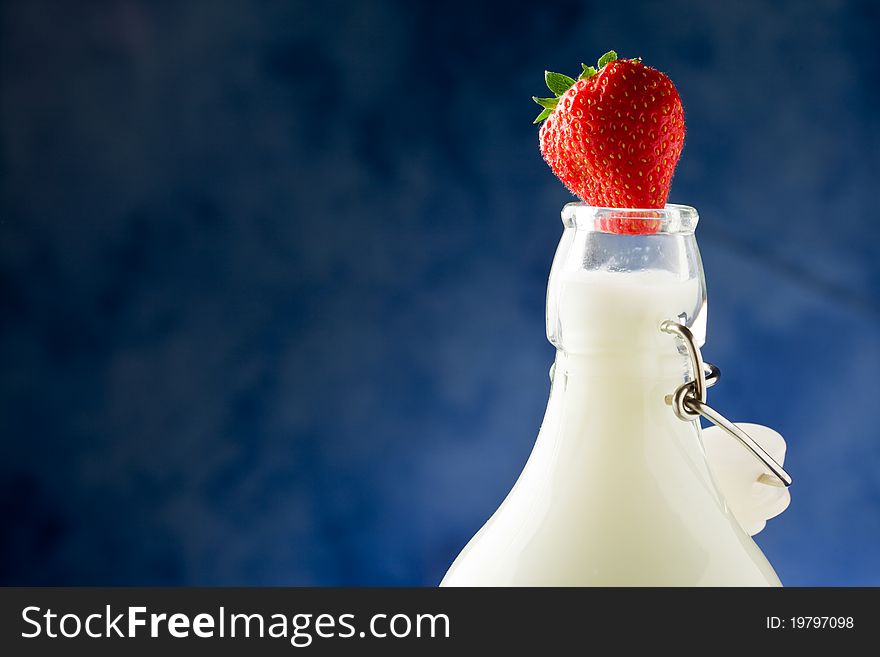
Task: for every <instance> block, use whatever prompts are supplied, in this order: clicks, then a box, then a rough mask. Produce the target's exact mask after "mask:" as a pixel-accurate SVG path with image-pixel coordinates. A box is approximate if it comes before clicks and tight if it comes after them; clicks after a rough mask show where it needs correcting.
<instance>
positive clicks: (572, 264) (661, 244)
mask: <svg viewBox="0 0 880 657" xmlns="http://www.w3.org/2000/svg"><path fill="white" fill-rule="evenodd" d="M562 218H563V223H564V226H565V229H564V232H563V235H562V238H561V240H560V243H559V247H558V249H557V252H556V257H555V259H554V261H553V267H552V269H551V272H550V281H549V285H548V290H547V336H548V338H549V339H550V342H552V343H553V345H554V346H555V347H556V349H557V352H556V360H555V363H554V365H553V368H552V370H551V379H552V385H551V389H550V399H549V402H548V404H547V410H546V414H545V416H544V421H543V423H542V425H541V429H540V433H539V435H538V439H537V441H536V443H535V446H534V449H533V450H532V453H531V455H530V456H529V459H528V462H527V463H526V465H525V468H524V469H523V471H522V473H521V474H520V477H519V479H518V480H517V482H516V484H515V485H514V486H513V489H512V490H511V491H510V493H509V494H508V495H507V498H506V499H505V500H504V501H503V502H502V504H501V506H500V507H499V508H498V510H497V511H496V512H495V513H494V514H493V515H492V517H491V518H490V519H489V520H488V521H487V522H486V524H485V525H484V526H483V527H482V529H480V531H479V532H478V533H477V534H476V535H475V536H474V537H473V538H472V539H471V541H470V542H469V543H468V544H467V546H466V547H465V548H464V549H463V550H462V552H461V554H459V556H458V558H457V559H456V560H455V562H454V563H453V564H452V566H451V567H450V568H449V571H448V572H447V573H446V576H445V577H444V579H443V581H442V583H441V586H560V585H562V586H566V585H567V586H592V585H595V586H653V585H657V586H698V585H700V586H701V585H706V586H713V585H735V586H736V585H742V586H779V585H780V582H779V579H778V577H777V576H776V573H775V572H774V570H773V568H772V567H771V566H770V564H769V563H768V561H767V559H766V558H765V557H764V555H763V553H762V552H761V550H760V549H759V548H758V546H757V545H756V544H755V542H754V541H753V540H752V538H751V537H750V536H749V535H748V534H747V533H746V532H745V531H743V529H742V528H741V526H740V524H739V523H738V522H737V520H736V519H735V518H734V517H733V515H732V513H731V511H730V509H729V507H728V505H727V504H726V503H725V499H724V497H723V495H722V493H721V492H720V490H719V488H718V486H717V485H716V483H715V481H714V480H713V477H712V474H711V473H710V468H709V465H708V463H707V460H706V452H705V450H704V448H703V444H702V443H701V430H700V425H699V422H698V421H697V420H691V421H682V419H680V418H679V417H677V416H676V414H675V413H674V412H673V410H672V408H671V406H670V395H671V394H672V393H673V392H674V391H676V389H678V388H679V387H680V386H682V384H683V382H685V381H689V380H691V379H693V378H694V376H695V373H694V372H693V369H694V367H693V365H692V361H691V360H690V359H689V358H688V355H687V352H686V351H685V350H684V349H682V348H681V345H680V343H679V341H678V340H677V339H676V338H674V337H673V336H671V335H670V334H668V333H665V332H663V331H662V330H661V324H663V322H664V320H673V321H675V322H678V323H680V324H683V325H684V326H686V327H688V328H689V329H690V330H691V332H692V334H693V336H694V338H695V340H696V342H697V343H698V344H702V342H703V341H704V339H705V328H706V286H705V281H704V278H703V269H702V263H701V261H700V254H699V250H698V248H697V242H696V239H695V237H694V229H695V228H696V225H697V220H698V215H697V212H696V210H695V209H693V208H690V207H687V206H681V205H667V206H666V208H665V209H663V210H652V211H645V210H620V209H609V208H594V207H590V206H587V205H584V204H580V203H571V204H569V205H567V206H565V208H564V210H563V213H562ZM646 231H650V232H647V234H627V233H645V232H646Z"/></svg>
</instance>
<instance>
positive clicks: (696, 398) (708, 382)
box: [660, 320, 792, 487]
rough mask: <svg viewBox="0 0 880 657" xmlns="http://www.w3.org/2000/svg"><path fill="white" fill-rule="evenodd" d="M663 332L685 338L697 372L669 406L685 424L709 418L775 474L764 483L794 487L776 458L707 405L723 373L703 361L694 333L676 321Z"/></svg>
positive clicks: (670, 399)
mask: <svg viewBox="0 0 880 657" xmlns="http://www.w3.org/2000/svg"><path fill="white" fill-rule="evenodd" d="M660 330H661V331H663V332H664V333H669V334H671V335H676V336H678V337H679V338H681V339H682V341H683V342H684V345H685V347H686V348H687V351H688V355H689V356H690V359H691V366H692V367H693V372H694V378H693V380H691V381H687V382H686V383H683V384H682V385H680V386H679V387H678V388H676V390H675V392H674V393H672V395H669V396H667V398H666V403H668V404H670V405H671V406H672V410H673V411H674V412H675V415H676V416H677V417H678V418H679V419H680V420H684V421H685V422H693V421H694V420H695V419H696V418H698V417H700V416H702V417H704V418H706V419H707V420H708V421H709V422H711V423H712V424H714V425H715V426H717V427H719V428H720V429H723V430H724V431H725V432H726V433H727V434H728V435H730V436H732V437H733V438H736V439H737V440H738V441H739V442H740V444H741V445H742V446H743V447H745V448H746V449H748V450H749V451H750V452H751V453H752V454H753V455H754V456H755V458H757V459H758V460H759V461H761V462H762V463H763V464H764V466H765V467H766V468H767V469H768V470H769V471H770V473H771V475H770V476H768V475H762V476H761V479H760V481H762V482H763V483H765V484H770V485H772V486H785V487H788V486H791V482H792V479H791V476H790V475H789V474H788V473H787V472H786V471H785V470H784V469H783V468H782V466H781V465H779V463H777V462H776V459H774V458H773V457H772V456H770V455H769V454H768V453H767V452H766V451H765V450H764V448H763V447H761V446H760V445H759V444H758V443H756V442H755V440H754V439H753V438H752V437H751V436H750V435H749V434H747V433H746V432H745V431H743V430H742V429H740V428H739V427H738V426H737V425H735V424H734V423H733V422H731V421H730V420H728V419H727V418H726V417H724V416H723V415H721V413H719V412H718V411H716V410H715V409H714V408H712V407H711V406H709V405H708V404H707V403H706V391H707V390H708V389H709V388H711V387H712V386H713V385H715V384H716V383H718V379H720V378H721V370H719V369H718V368H717V367H715V366H714V365H712V364H711V363H704V362H703V355H702V354H701V353H700V348H699V347H698V346H697V341H696V340H695V339H694V334H693V333H692V332H691V330H690V329H689V328H688V327H687V326H684V325H683V324H679V323H678V322H673V321H672V320H666V321H664V322H663V323H662V324H660Z"/></svg>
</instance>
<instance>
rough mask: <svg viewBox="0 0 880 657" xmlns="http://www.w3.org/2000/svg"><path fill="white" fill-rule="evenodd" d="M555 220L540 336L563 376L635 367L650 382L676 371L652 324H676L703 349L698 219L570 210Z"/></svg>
mask: <svg viewBox="0 0 880 657" xmlns="http://www.w3.org/2000/svg"><path fill="white" fill-rule="evenodd" d="M562 219H563V225H564V227H565V229H564V232H563V234H562V238H561V239H560V242H559V247H558V249H557V251H556V256H555V258H554V261H553V266H552V269H551V272H550V282H549V285H548V289H547V337H548V339H549V340H550V342H551V343H553V344H554V345H555V346H556V348H557V349H558V350H559V351H560V352H561V355H564V359H565V362H566V364H567V367H569V368H570V369H571V373H576V372H583V373H586V371H587V369H589V368H594V369H595V368H596V367H599V368H600V369H602V366H603V363H605V364H606V365H607V367H609V368H610V367H612V365H614V364H617V369H618V370H620V371H621V372H628V374H629V375H635V374H638V371H639V368H642V369H643V370H644V374H645V375H647V376H649V377H650V376H652V372H653V373H654V374H658V373H662V372H665V371H667V370H669V369H670V368H679V367H680V366H681V363H682V362H683V361H682V358H681V356H680V355H679V354H678V352H677V348H676V347H677V345H676V343H675V341H674V340H673V339H672V338H671V337H670V336H669V335H668V334H665V333H663V332H661V331H660V324H661V323H662V322H663V321H664V320H667V319H672V320H675V321H678V322H680V323H682V324H685V325H686V326H688V327H689V328H690V329H691V331H692V332H693V333H694V335H695V336H696V339H697V342H698V343H699V344H702V343H703V342H704V340H705V327H706V286H705V280H704V277H703V267H702V262H701V260H700V253H699V249H698V247H697V242H696V239H695V237H694V229H695V227H696V224H697V221H698V215H697V212H696V210H694V209H693V208H690V207H687V206H674V205H667V206H666V208H664V209H662V210H626V209H625V210H620V209H610V208H593V207H590V206H587V205H584V204H580V203H570V204H569V205H567V206H565V208H564V209H563V213H562ZM621 230H624V231H628V233H630V234H628V233H621V232H620V231H621ZM631 233H636V234H631Z"/></svg>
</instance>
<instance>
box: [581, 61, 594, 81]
mask: <svg viewBox="0 0 880 657" xmlns="http://www.w3.org/2000/svg"><path fill="white" fill-rule="evenodd" d="M581 68H583V69H584V72H583V73H581V74H580V75H579V76H578V80H589V79H590V78H591V77H593V76H594V75H596V69H595V68H593V67H592V66H587V65H586V64H581Z"/></svg>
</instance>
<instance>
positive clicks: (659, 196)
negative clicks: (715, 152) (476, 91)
mask: <svg viewBox="0 0 880 657" xmlns="http://www.w3.org/2000/svg"><path fill="white" fill-rule="evenodd" d="M581 66H582V68H583V73H581V75H580V77H579V78H578V79H577V80H574V79H572V78H570V77H568V76H567V75H561V74H559V73H552V72H550V71H547V72H545V74H544V79H545V81H546V82H547V86H548V87H549V88H550V90H551V91H552V92H553V93H554V94H555V97H554V98H534V100H535V102H536V103H538V104H539V105H541V106H542V107H544V108H545V109H544V111H543V112H541V114H539V115H538V118H536V119H535V123H539V122H541V121H544V124H543V125H542V126H541V131H540V145H541V154H542V155H543V156H544V160H545V161H546V162H547V164H549V165H550V168H551V169H552V170H553V173H555V174H556V176H557V177H558V178H559V179H560V180H561V181H562V182H563V183H564V184H565V186H566V187H567V188H568V189H569V190H571V192H572V193H574V194H575V195H576V196H579V197H580V198H581V199H582V200H583V201H585V202H586V203H587V204H589V205H592V206H597V207H610V208H644V209H648V208H662V207H663V206H664V205H665V204H666V198H667V197H668V196H669V186H670V184H671V183H672V174H673V171H674V170H675V165H676V164H677V163H678V158H679V156H680V155H681V149H682V146H683V145H684V110H683V109H682V106H681V99H680V98H679V96H678V92H677V91H676V90H675V87H674V86H673V84H672V82H671V81H670V80H669V78H668V77H666V76H665V75H664V74H663V73H661V72H660V71H657V70H655V69H653V68H650V67H649V66H645V65H644V64H642V63H641V60H640V59H617V54H616V53H615V52H614V51H613V50H612V51H611V52H608V53H606V54H605V55H603V56H602V57H601V58H600V59H599V62H598V66H597V67H596V68H593V67H592V66H587V65H586V64H581ZM597 69H598V70H597ZM545 119H546V121H545ZM656 229H657V222H645V221H643V220H634V221H622V222H618V224H616V230H614V231H613V232H628V233H630V232H635V233H641V232H655V231H656Z"/></svg>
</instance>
